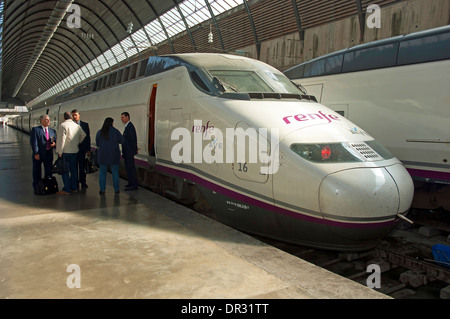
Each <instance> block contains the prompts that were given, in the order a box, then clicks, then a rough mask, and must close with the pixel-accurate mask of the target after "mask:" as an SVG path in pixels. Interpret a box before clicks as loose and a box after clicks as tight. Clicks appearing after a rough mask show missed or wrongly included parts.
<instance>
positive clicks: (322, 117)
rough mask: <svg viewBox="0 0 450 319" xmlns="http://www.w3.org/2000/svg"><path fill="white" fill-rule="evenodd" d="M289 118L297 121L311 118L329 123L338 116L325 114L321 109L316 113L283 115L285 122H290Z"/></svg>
mask: <svg viewBox="0 0 450 319" xmlns="http://www.w3.org/2000/svg"><path fill="white" fill-rule="evenodd" d="M290 118H294V120H296V121H298V122H305V121H311V120H327V121H328V123H331V121H339V116H337V115H333V114H329V115H325V114H323V112H322V111H319V112H317V113H313V114H297V115H289V116H286V117H283V120H284V122H285V123H286V124H291V120H292V119H291V120H290Z"/></svg>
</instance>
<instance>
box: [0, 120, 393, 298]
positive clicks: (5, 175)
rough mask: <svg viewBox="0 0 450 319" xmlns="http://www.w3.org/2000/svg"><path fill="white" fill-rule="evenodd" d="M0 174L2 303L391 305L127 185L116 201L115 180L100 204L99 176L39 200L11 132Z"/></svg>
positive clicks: (25, 151)
mask: <svg viewBox="0 0 450 319" xmlns="http://www.w3.org/2000/svg"><path fill="white" fill-rule="evenodd" d="M0 174H1V175H0V177H1V178H0V298H3V299H5V298H6V299H19V298H20V299H41V298H50V299H73V298H77V299H91V298H102V299H103V298H114V299H115V298H138V299H141V298H143V299H147V298H148V299H162V298H164V299H267V298H271V299H335V298H339V299H347V298H360V299H372V298H388V297H387V296H385V295H382V294H380V293H378V292H376V291H374V290H372V289H369V288H367V287H365V286H362V285H360V284H357V283H355V282H353V281H350V280H348V279H345V278H342V277H340V276H338V275H335V274H333V273H330V272H328V271H326V270H324V269H322V268H319V267H317V266H315V265H312V264H310V263H308V262H306V261H303V260H301V259H298V258H297V257H294V256H291V255H289V254H287V253H285V252H282V251H280V250H278V249H276V248H273V247H271V246H268V245H266V244H264V243H262V242H260V241H258V240H256V239H254V238H252V237H250V236H248V235H246V234H243V233H241V232H238V231H236V230H234V229H232V228H229V227H227V226H225V225H222V224H220V223H217V222H215V221H213V220H211V219H209V218H207V217H205V216H203V215H200V214H198V213H196V212H194V211H192V210H190V209H188V208H186V207H183V206H180V205H178V204H176V203H174V202H172V201H170V200H168V199H166V198H163V197H161V196H158V195H156V194H155V193H152V192H151V191H149V190H146V189H144V188H139V190H137V191H131V192H127V191H124V190H123V187H124V185H125V184H126V181H125V180H121V192H120V194H118V195H116V194H114V191H113V188H112V178H111V175H108V177H107V181H108V183H109V184H108V186H107V190H106V195H105V196H100V195H99V194H98V173H94V174H91V175H89V176H88V181H87V182H88V185H89V188H88V189H87V190H84V191H80V192H79V193H73V194H71V195H66V196H60V195H49V196H36V195H34V194H33V189H32V186H31V183H32V179H31V147H30V145H29V137H28V135H25V134H23V133H21V132H18V131H16V130H15V129H13V128H10V127H1V128H0ZM57 179H58V182H59V184H60V187H61V185H62V179H61V177H60V176H57ZM69 265H76V266H75V267H78V268H70V267H69ZM74 269H75V270H74ZM78 279H79V281H77V280H78ZM77 284H79V288H77ZM74 286H75V287H74ZM71 287H72V288H71Z"/></svg>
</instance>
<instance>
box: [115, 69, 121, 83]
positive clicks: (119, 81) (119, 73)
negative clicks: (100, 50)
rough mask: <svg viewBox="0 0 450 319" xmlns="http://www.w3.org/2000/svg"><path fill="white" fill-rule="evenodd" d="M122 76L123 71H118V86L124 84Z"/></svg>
mask: <svg viewBox="0 0 450 319" xmlns="http://www.w3.org/2000/svg"><path fill="white" fill-rule="evenodd" d="M122 74H123V69H121V70H119V71H117V78H116V84H120V83H122Z"/></svg>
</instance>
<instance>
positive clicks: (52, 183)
mask: <svg viewBox="0 0 450 319" xmlns="http://www.w3.org/2000/svg"><path fill="white" fill-rule="evenodd" d="M58 191H59V189H58V181H57V180H56V178H55V177H54V176H52V177H45V178H43V179H42V180H41V181H40V182H39V184H38V187H37V190H36V192H37V193H38V194H39V195H50V194H55V193H56V192H58Z"/></svg>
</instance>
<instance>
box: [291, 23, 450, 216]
mask: <svg viewBox="0 0 450 319" xmlns="http://www.w3.org/2000/svg"><path fill="white" fill-rule="evenodd" d="M284 73H285V75H286V76H288V77H289V78H290V79H291V80H293V81H294V82H295V83H297V84H301V85H302V86H303V87H304V88H305V89H306V90H307V92H308V93H309V94H313V95H314V96H316V97H317V99H318V101H319V102H320V103H322V104H324V105H326V106H328V107H329V108H331V109H333V110H335V111H336V112H338V113H340V114H341V115H343V116H344V117H346V118H347V119H349V120H350V121H352V122H354V123H356V124H357V125H359V126H361V127H363V128H364V129H365V130H366V132H368V133H370V134H371V135H372V136H373V137H374V138H375V139H376V140H377V141H379V142H380V143H382V144H383V145H384V146H385V147H386V148H388V149H389V150H390V151H391V152H392V153H393V154H394V155H395V156H396V157H397V158H398V159H400V160H401V161H402V163H403V164H404V165H405V166H406V168H407V169H408V171H409V173H410V174H411V176H412V177H413V179H414V180H415V181H419V183H417V186H420V185H424V182H425V183H427V184H425V186H426V187H422V189H419V188H418V189H417V190H416V197H415V200H414V203H413V206H417V207H421V208H438V207H441V206H443V207H445V208H447V209H448V210H450V186H446V185H450V90H449V89H450V86H449V83H450V26H445V27H441V28H436V29H431V30H427V31H422V32H417V33H413V34H409V35H405V36H397V37H393V38H389V39H384V40H380V41H375V42H371V43H367V44H362V45H358V46H355V47H351V48H349V49H345V50H341V51H338V52H334V53H331V54H328V55H325V56H322V57H319V58H317V59H314V60H311V61H308V62H304V63H302V64H299V65H298V66H295V67H293V68H291V69H289V70H286V71H285V72H284ZM433 183H434V185H432V184H433ZM430 186H431V187H430ZM421 190H423V192H421ZM425 190H427V191H426V192H425ZM428 190H433V191H431V192H428Z"/></svg>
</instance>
